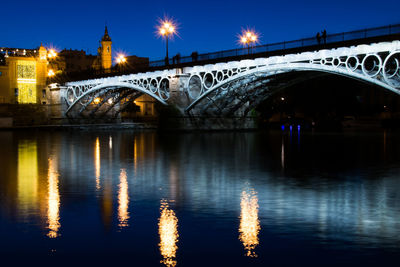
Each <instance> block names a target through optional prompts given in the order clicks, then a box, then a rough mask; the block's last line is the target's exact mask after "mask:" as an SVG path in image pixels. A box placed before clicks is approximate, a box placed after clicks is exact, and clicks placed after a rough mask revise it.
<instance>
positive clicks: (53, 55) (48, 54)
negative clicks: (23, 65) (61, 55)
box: [47, 49, 57, 59]
mask: <svg viewBox="0 0 400 267" xmlns="http://www.w3.org/2000/svg"><path fill="white" fill-rule="evenodd" d="M47 57H48V58H50V59H51V58H55V57H57V52H56V51H55V50H54V49H50V50H49V52H47Z"/></svg>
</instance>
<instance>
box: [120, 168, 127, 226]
mask: <svg viewBox="0 0 400 267" xmlns="http://www.w3.org/2000/svg"><path fill="white" fill-rule="evenodd" d="M119 182H120V184H119V192H118V205H119V206H118V220H119V224H118V226H119V227H121V228H123V227H127V226H129V224H128V220H129V211H128V208H129V192H128V180H127V176H126V171H125V170H124V169H122V170H121V174H120V175H119Z"/></svg>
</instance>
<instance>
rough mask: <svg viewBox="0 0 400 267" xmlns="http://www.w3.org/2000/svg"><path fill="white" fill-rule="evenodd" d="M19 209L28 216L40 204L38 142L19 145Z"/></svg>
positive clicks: (25, 141)
mask: <svg viewBox="0 0 400 267" xmlns="http://www.w3.org/2000/svg"><path fill="white" fill-rule="evenodd" d="M17 180H18V189H17V194H18V209H19V210H20V211H21V214H22V215H24V216H27V215H29V214H31V213H32V210H33V209H35V208H37V204H38V189H39V185H38V160H37V145H36V141H28V140H23V141H20V142H19V144H18V179H17Z"/></svg>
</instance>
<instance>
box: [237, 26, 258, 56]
mask: <svg viewBox="0 0 400 267" xmlns="http://www.w3.org/2000/svg"><path fill="white" fill-rule="evenodd" d="M257 41H258V34H257V33H256V32H255V31H252V30H251V31H250V30H246V31H242V35H240V36H239V42H240V43H241V44H242V45H243V46H247V48H248V49H249V53H250V45H254V44H255V43H257Z"/></svg>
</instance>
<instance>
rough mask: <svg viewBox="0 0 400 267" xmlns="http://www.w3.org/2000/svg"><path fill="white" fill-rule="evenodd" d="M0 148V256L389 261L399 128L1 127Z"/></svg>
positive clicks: (398, 221)
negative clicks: (164, 130)
mask: <svg viewBox="0 0 400 267" xmlns="http://www.w3.org/2000/svg"><path fill="white" fill-rule="evenodd" d="M0 149H1V153H0V168H1V173H0V266H17V265H22V264H33V263H35V262H39V263H41V264H42V265H47V264H48V265H60V264H71V266H74V265H75V266H81V265H85V266H86V265H87V266H92V264H93V265H94V264H101V263H106V264H108V265H109V266H115V264H119V263H123V265H124V266H160V265H161V266H162V265H164V266H175V265H176V266H255V265H258V266H276V265H303V266H326V265H333V266H338V265H341V266H358V265H364V266H365V265H371V266H383V265H386V266H391V265H392V266H398V265H397V264H398V261H399V256H400V134H399V133H392V132H388V131H383V130H382V131H378V132H373V133H355V132H345V133H318V134H317V133H311V132H308V133H299V132H297V129H296V131H295V132H293V133H292V134H290V132H284V133H282V132H269V133H201V134H176V133H175V134H157V133H152V132H143V133H134V132H129V131H122V132H118V131H114V132H105V131H102V132H84V131H76V132H66V133H63V132H40V131H38V132H35V131H32V132H4V131H3V132H0ZM39 266H40V265H39Z"/></svg>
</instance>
